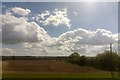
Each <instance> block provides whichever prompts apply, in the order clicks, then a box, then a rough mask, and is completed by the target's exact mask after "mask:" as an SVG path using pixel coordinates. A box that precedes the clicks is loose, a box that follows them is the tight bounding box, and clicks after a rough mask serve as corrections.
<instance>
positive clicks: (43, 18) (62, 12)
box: [36, 8, 70, 28]
mask: <svg viewBox="0 0 120 80" xmlns="http://www.w3.org/2000/svg"><path fill="white" fill-rule="evenodd" d="M36 20H37V21H38V22H40V23H43V24H44V25H54V26H56V27H57V26H58V25H65V26H66V27H69V28H70V19H68V17H67V9H66V8H65V9H55V10H54V11H53V12H51V14H50V12H49V11H45V12H43V13H41V14H38V15H37V16H36Z"/></svg>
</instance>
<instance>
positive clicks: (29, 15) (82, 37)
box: [1, 2, 118, 56]
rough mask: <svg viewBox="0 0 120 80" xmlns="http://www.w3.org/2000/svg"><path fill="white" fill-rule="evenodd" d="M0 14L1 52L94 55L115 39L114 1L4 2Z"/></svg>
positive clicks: (116, 12)
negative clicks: (0, 31) (0, 22)
mask: <svg viewBox="0 0 120 80" xmlns="http://www.w3.org/2000/svg"><path fill="white" fill-rule="evenodd" d="M1 17H2V40H3V50H2V51H3V55H4V54H5V55H19V56H21V55H24V56H25V55H52V56H53V55H69V54H70V53H72V52H79V53H80V54H82V55H89V56H94V55H97V54H98V53H100V52H102V51H105V50H109V45H108V44H110V43H117V41H118V35H117V34H118V3H117V2H3V3H2V16H1ZM113 47H114V48H113V49H114V50H115V51H117V44H114V45H113Z"/></svg>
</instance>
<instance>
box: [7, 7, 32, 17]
mask: <svg viewBox="0 0 120 80" xmlns="http://www.w3.org/2000/svg"><path fill="white" fill-rule="evenodd" d="M7 12H10V13H15V14H18V15H21V16H26V15H29V13H30V12H31V10H30V9H27V8H26V9H25V8H21V7H13V8H10V9H9V10H7Z"/></svg>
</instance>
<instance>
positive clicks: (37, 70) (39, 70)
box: [2, 60, 111, 78]
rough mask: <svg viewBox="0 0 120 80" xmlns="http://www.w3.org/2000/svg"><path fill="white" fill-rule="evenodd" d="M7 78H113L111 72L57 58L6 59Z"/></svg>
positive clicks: (5, 72)
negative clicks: (57, 59)
mask: <svg viewBox="0 0 120 80" xmlns="http://www.w3.org/2000/svg"><path fill="white" fill-rule="evenodd" d="M2 64H3V65H2V67H3V77H5V78H13V77H16V78H19V77H22V78H46V77H47V78H55V77H56V78H111V75H110V73H109V72H106V71H102V70H99V69H95V68H92V67H85V66H84V67H82V66H79V65H76V64H71V63H66V62H64V61H56V60H5V61H3V62H2Z"/></svg>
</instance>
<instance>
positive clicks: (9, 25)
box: [2, 14, 50, 43]
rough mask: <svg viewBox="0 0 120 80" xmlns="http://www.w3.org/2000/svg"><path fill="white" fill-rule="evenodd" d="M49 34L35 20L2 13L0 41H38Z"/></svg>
mask: <svg viewBox="0 0 120 80" xmlns="http://www.w3.org/2000/svg"><path fill="white" fill-rule="evenodd" d="M47 38H50V36H49V35H48V34H47V32H46V31H45V30H44V29H43V28H42V27H40V26H39V25H38V24H37V23H35V22H28V21H26V19H24V18H23V17H19V18H17V17H15V16H13V15H11V14H4V15H2V41H3V42H4V43H18V42H40V41H44V40H47Z"/></svg>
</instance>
